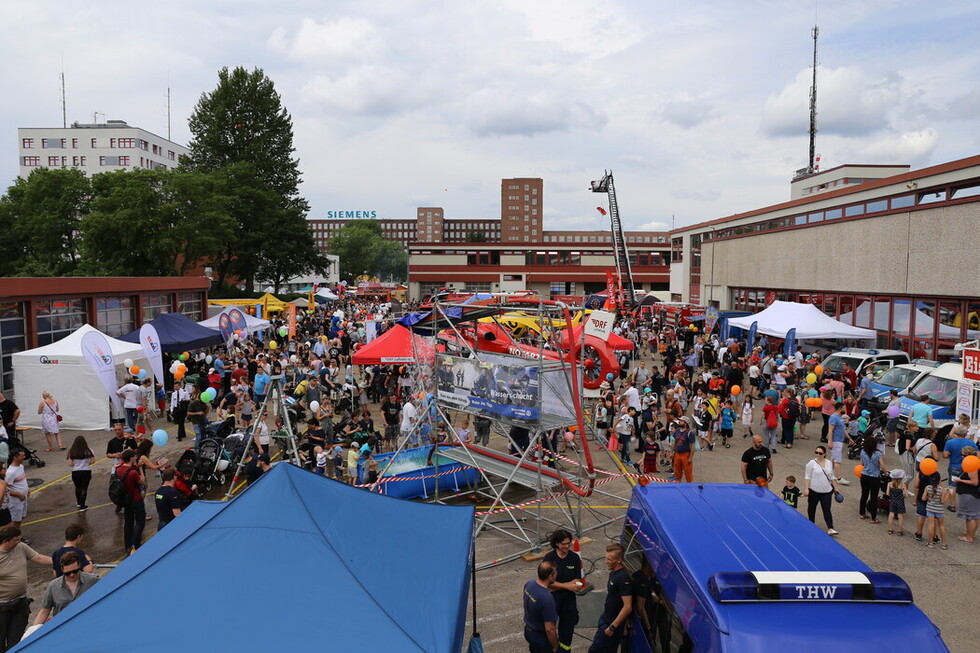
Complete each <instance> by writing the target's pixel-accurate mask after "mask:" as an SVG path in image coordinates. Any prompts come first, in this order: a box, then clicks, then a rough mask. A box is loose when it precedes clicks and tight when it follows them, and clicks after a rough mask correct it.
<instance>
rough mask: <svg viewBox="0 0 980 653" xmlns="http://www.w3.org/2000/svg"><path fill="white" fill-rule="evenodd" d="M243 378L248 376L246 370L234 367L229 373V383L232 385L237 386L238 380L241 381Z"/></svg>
mask: <svg viewBox="0 0 980 653" xmlns="http://www.w3.org/2000/svg"><path fill="white" fill-rule="evenodd" d="M243 376H248V370H246V369H245V368H244V367H236V368H235V369H233V370H232V371H231V382H232V383H233V384H234V385H238V381H239V379H241V378H242V377H243Z"/></svg>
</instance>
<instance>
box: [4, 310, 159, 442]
mask: <svg viewBox="0 0 980 653" xmlns="http://www.w3.org/2000/svg"><path fill="white" fill-rule="evenodd" d="M95 330H96V329H95V328H94V327H92V326H91V325H88V324H83V325H82V326H81V327H79V328H78V330H77V331H75V332H74V333H72V334H71V335H68V336H65V337H64V338H62V339H61V340H58V341H57V342H53V343H51V344H50V345H45V346H43V347H38V348H37V349H30V350H28V351H22V352H18V353H16V354H13V355H12V356H11V359H12V361H13V368H14V399H15V401H16V402H17V405H18V406H19V407H20V419H19V420H18V422H17V424H18V425H19V426H31V427H40V426H41V416H40V415H38V414H37V405H38V404H39V403H40V401H41V392H42V391H44V390H47V391H48V392H50V393H51V394H52V395H54V398H55V399H57V400H58V407H59V409H60V412H61V415H62V417H64V421H63V422H62V423H61V427H62V428H66V429H78V430H80V431H97V430H100V429H108V428H109V418H110V412H109V398H108V397H107V396H106V393H105V388H104V387H103V386H102V383H100V382H99V378H98V377H97V376H96V375H95V372H94V371H92V368H91V366H90V365H89V364H88V361H86V360H85V357H84V356H83V355H82V346H81V341H82V336H84V335H85V334H86V333H88V332H89V331H95ZM106 340H108V341H109V346H110V347H111V348H112V356H113V358H114V359H115V366H116V380H117V381H118V383H119V386H122V380H123V378H124V377H125V376H126V375H127V373H128V372H127V371H126V368H125V367H124V366H123V361H124V360H126V359H127V358H131V359H132V360H133V363H134V364H135V365H138V366H139V367H145V368H147V369H149V363H148V362H147V360H146V356H145V355H144V354H143V348H142V347H141V346H140V345H139V344H138V343H130V342H123V341H122V340H116V339H115V338H110V337H108V336H106Z"/></svg>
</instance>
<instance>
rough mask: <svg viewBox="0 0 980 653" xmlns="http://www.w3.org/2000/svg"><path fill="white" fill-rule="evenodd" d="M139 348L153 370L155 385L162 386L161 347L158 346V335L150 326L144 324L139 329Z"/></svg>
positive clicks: (154, 328)
mask: <svg viewBox="0 0 980 653" xmlns="http://www.w3.org/2000/svg"><path fill="white" fill-rule="evenodd" d="M140 346H141V347H142V348H143V353H144V354H146V360H148V361H150V369H151V370H153V376H155V377H156V379H157V383H159V384H160V385H164V380H163V347H162V346H161V344H160V335H159V334H158V333H157V330H156V327H155V326H153V325H152V324H144V325H143V326H141V327H140Z"/></svg>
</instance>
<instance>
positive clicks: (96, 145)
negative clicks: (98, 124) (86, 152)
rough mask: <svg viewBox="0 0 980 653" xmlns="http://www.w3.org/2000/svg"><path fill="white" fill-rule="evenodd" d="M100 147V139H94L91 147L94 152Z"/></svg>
mask: <svg viewBox="0 0 980 653" xmlns="http://www.w3.org/2000/svg"><path fill="white" fill-rule="evenodd" d="M98 146H99V139H97V138H93V139H92V143H91V147H92V149H93V150H94V149H95V148H97V147H98Z"/></svg>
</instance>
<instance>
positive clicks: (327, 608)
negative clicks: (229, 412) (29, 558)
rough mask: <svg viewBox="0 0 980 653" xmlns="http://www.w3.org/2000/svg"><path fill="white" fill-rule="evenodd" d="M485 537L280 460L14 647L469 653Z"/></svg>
mask: <svg viewBox="0 0 980 653" xmlns="http://www.w3.org/2000/svg"><path fill="white" fill-rule="evenodd" d="M472 537H473V508H472V507H455V506H441V505H431V504H425V503H415V502H412V501H405V500H402V499H393V498H390V497H386V496H382V495H379V494H374V493H371V492H367V491H365V490H361V489H358V488H354V487H351V486H348V485H344V484H342V483H338V482H336V481H333V480H330V479H327V478H324V477H322V476H318V475H316V474H314V473H313V472H309V471H306V470H303V469H299V468H297V467H294V466H292V465H290V464H287V463H280V464H278V465H276V466H275V467H273V468H272V470H271V471H269V472H266V474H265V475H263V476H262V477H261V478H260V479H259V480H258V481H256V482H255V483H253V484H252V485H251V486H250V487H249V488H248V489H246V490H245V491H244V492H243V493H242V494H241V495H240V496H238V497H237V498H235V499H233V500H232V501H228V502H212V501H198V502H195V503H193V504H192V505H191V506H190V508H188V509H187V510H186V511H185V512H184V513H182V514H181V515H180V516H179V517H178V518H177V519H175V520H174V521H173V522H172V523H170V524H168V525H167V527H166V528H165V529H163V530H162V531H160V532H159V533H158V534H157V535H155V536H153V538H152V539H150V540H149V541H148V542H147V543H146V544H145V545H143V546H142V547H141V548H140V549H139V550H138V551H137V552H136V554H135V555H133V556H130V557H129V558H126V559H125V560H124V561H123V562H122V564H120V565H119V567H118V568H117V569H115V570H114V571H111V572H109V573H108V574H107V575H106V576H105V578H103V579H102V580H101V581H100V582H99V583H98V584H97V585H95V586H94V587H93V588H92V589H90V590H89V591H87V592H86V593H85V594H83V595H82V596H80V597H79V598H78V600H76V601H75V602H74V603H72V604H71V605H69V606H68V607H67V608H66V609H65V610H64V611H63V612H61V613H59V614H58V615H57V616H56V617H55V618H54V619H52V620H51V621H50V622H48V623H47V624H45V625H44V626H42V627H41V628H40V629H39V630H38V631H37V632H36V633H34V634H33V635H31V636H30V637H28V638H27V639H26V640H24V641H23V642H21V643H20V644H19V645H17V646H15V647H14V648H13V649H11V650H16V651H25V652H26V651H44V652H45V653H58V652H66V653H67V652H69V651H78V650H81V649H85V650H92V651H102V652H103V653H111V652H116V651H118V652H126V653H128V652H129V651H132V650H134V648H136V649H139V650H141V651H149V652H156V651H159V652H160V653H171V651H173V649H174V645H175V644H174V642H175V640H174V637H152V636H151V637H147V633H154V632H158V633H159V632H170V633H172V632H174V628H175V627H177V628H178V629H179V630H180V633H179V634H177V635H176V637H177V639H178V640H179V641H183V642H185V643H188V646H189V647H190V649H191V650H195V651H219V650H230V649H233V650H235V651H240V652H241V653H251V652H252V651H254V652H255V653H268V651H274V650H288V651H313V650H318V649H324V648H325V649H329V650H336V651H368V650H374V651H459V650H460V649H461V648H462V643H463V630H464V625H465V621H466V598H467V590H468V587H469V566H470V546H471V544H472ZM147 601H149V603H147ZM137 604H142V605H145V606H146V607H145V608H144V609H143V610H142V611H141V612H140V614H139V616H138V617H133V618H123V617H124V616H125V615H133V606H134V605H137ZM188 606H195V607H194V609H190V610H189V609H188ZM263 606H264V607H263ZM277 606H278V609H279V610H280V611H281V612H280V613H279V617H280V619H279V620H278V621H277V620H275V619H274V620H272V621H269V620H268V619H261V618H256V615H257V614H259V613H262V611H263V610H266V611H268V610H267V609H273V610H275V609H276V608H277ZM256 610H258V612H256ZM325 617H329V620H330V623H332V624H339V625H340V627H337V628H330V629H329V630H328V631H324V630H323V629H322V628H318V627H316V624H321V623H324V618H325ZM108 624H111V625H108Z"/></svg>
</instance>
